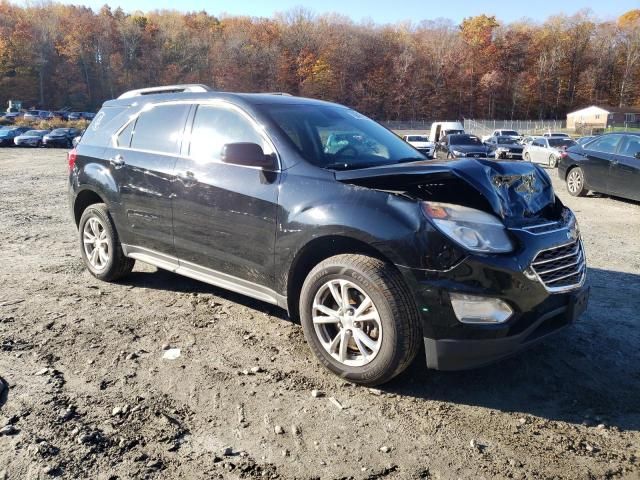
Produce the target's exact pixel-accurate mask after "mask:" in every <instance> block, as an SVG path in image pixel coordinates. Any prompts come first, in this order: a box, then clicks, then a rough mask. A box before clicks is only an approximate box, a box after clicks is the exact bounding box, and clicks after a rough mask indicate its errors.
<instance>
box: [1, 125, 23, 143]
mask: <svg viewBox="0 0 640 480" xmlns="http://www.w3.org/2000/svg"><path fill="white" fill-rule="evenodd" d="M27 130H29V128H28V127H2V129H0V147H13V146H15V143H14V142H13V140H14V139H15V138H16V137H17V136H19V135H22V134H23V133H24V132H26V131H27Z"/></svg>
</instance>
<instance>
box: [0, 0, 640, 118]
mask: <svg viewBox="0 0 640 480" xmlns="http://www.w3.org/2000/svg"><path fill="white" fill-rule="evenodd" d="M372 5H373V4H372ZM172 83H204V84H207V85H209V86H211V87H212V88H214V89H218V90H232V91H248V92H253V91H285V92H289V93H292V94H296V95H305V96H310V97H316V98H322V99H326V100H331V101H337V102H340V103H343V104H346V105H349V106H352V107H354V108H356V109H358V110H360V111H362V112H364V113H366V114H368V115H371V116H373V117H375V118H378V119H387V120H413V119H446V118H448V119H453V118H461V117H471V118H473V117H475V118H524V119H526V118H561V117H563V116H564V115H565V114H566V112H567V111H570V110H572V109H576V108H579V107H582V106H584V105H589V104H604V105H614V106H616V105H620V106H623V105H639V104H640V10H632V11H630V12H628V13H626V14H624V15H622V16H621V17H620V18H619V19H617V20H616V21H598V20H597V19H596V18H594V17H593V15H592V14H590V13H589V12H580V13H577V14H575V15H573V16H554V17H550V18H548V19H547V20H546V21H545V22H544V23H535V22H532V21H521V22H515V23H511V24H501V23H500V22H499V21H497V20H496V18H495V17H490V16H486V15H481V16H477V17H472V18H467V19H465V20H464V21H463V22H462V24H461V25H455V24H453V23H451V22H448V21H444V20H437V21H426V20H425V21H422V22H421V23H418V24H395V25H376V24H372V23H354V22H353V21H351V20H350V19H348V18H346V17H343V16H340V15H336V14H332V15H322V16H316V15H314V14H312V13H310V12H308V11H306V10H304V9H295V10H291V11H288V12H286V13H284V14H278V15H276V16H275V17H273V18H251V17H221V18H218V17H215V16H212V15H209V14H207V13H204V12H197V13H186V14H183V13H179V12H176V11H164V10H163V11H155V12H149V13H141V12H134V13H130V14H129V13H125V12H123V11H122V10H120V9H117V10H112V9H111V8H109V7H108V6H105V7H103V8H102V9H100V11H98V12H94V11H92V10H91V9H89V8H85V7H81V6H69V5H60V4H55V3H47V4H41V5H28V6H17V5H15V4H12V3H8V2H7V1H6V0H0V102H2V104H6V101H7V100H9V99H19V100H23V102H24V103H25V105H26V106H39V107H42V108H61V107H64V106H69V107H72V108H73V109H75V110H95V109H96V108H98V107H99V106H100V105H101V103H102V102H103V101H104V100H106V99H109V98H113V97H115V96H117V95H119V94H120V93H121V92H123V91H125V90H127V89H131V88H140V87H146V86H151V85H162V84H172Z"/></svg>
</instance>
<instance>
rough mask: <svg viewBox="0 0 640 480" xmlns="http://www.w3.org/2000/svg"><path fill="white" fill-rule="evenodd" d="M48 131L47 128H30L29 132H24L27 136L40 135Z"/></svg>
mask: <svg viewBox="0 0 640 480" xmlns="http://www.w3.org/2000/svg"><path fill="white" fill-rule="evenodd" d="M45 133H47V131H46V130H29V131H28V132H25V133H23V135H24V136H25V137H39V136H41V135H44V134H45Z"/></svg>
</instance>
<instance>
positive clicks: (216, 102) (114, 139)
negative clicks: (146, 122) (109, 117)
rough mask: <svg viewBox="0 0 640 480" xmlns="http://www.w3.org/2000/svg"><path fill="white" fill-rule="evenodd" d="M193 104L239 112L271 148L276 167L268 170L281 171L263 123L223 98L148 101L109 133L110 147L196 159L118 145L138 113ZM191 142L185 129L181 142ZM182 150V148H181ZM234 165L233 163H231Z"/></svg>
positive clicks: (275, 149) (244, 166) (280, 162)
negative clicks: (164, 106)
mask: <svg viewBox="0 0 640 480" xmlns="http://www.w3.org/2000/svg"><path fill="white" fill-rule="evenodd" d="M183 104H186V105H193V106H200V105H210V106H221V107H224V108H231V109H232V110H235V111H237V112H238V113H240V114H241V115H242V116H244V117H245V118H246V119H247V120H248V121H249V123H250V124H251V126H252V127H253V128H254V130H255V131H256V133H257V134H258V136H260V137H261V138H262V139H263V140H264V141H266V142H267V143H268V145H269V147H271V149H272V150H273V153H274V154H275V156H276V160H277V167H276V168H275V169H274V170H270V171H274V172H281V171H282V159H281V158H280V152H278V149H277V148H276V146H275V144H274V143H273V141H272V140H271V138H270V137H269V135H267V132H266V129H265V128H264V125H261V124H260V123H258V122H257V121H256V120H255V119H254V118H253V117H252V116H251V115H249V114H248V113H247V112H246V111H245V110H243V109H242V108H240V107H239V106H238V105H236V104H234V103H232V102H229V101H228V100H223V99H220V98H212V99H201V100H170V101H166V102H155V103H148V104H146V105H145V106H144V107H143V108H141V109H140V111H138V112H137V113H135V114H134V115H131V116H130V117H129V119H128V120H127V121H126V122H125V123H124V124H123V125H122V126H121V127H120V128H118V130H116V131H115V133H114V134H113V135H111V147H113V148H116V149H118V150H124V151H131V152H141V153H151V154H155V155H164V156H166V157H175V158H179V159H183V160H193V161H196V159H195V158H194V157H192V156H190V155H183V154H181V153H177V154H173V153H167V152H160V151H157V150H146V149H141V148H131V147H121V146H119V145H118V136H119V135H120V134H121V133H122V131H123V130H124V129H125V128H127V127H128V126H129V125H130V124H131V123H132V122H135V121H137V120H138V118H139V117H140V115H142V114H143V113H145V112H148V111H149V110H152V109H153V108H155V107H157V106H161V105H183ZM194 118H195V117H191V126H193V119H194ZM134 133H135V129H134V130H133V131H132V132H131V135H132V138H133V134H134ZM185 141H188V142H191V132H190V131H189V132H187V131H186V129H185V131H184V133H183V138H182V142H185ZM181 150H182V149H181ZM208 163H216V164H221V165H232V164H230V163H229V164H225V163H222V162H208ZM233 165H235V164H233ZM235 166H236V167H243V168H250V169H253V170H263V169H262V168H261V167H252V166H248V165H235Z"/></svg>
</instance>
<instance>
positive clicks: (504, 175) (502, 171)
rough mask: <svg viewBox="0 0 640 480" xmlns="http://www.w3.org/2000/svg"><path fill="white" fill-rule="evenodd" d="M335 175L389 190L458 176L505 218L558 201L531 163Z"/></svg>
mask: <svg viewBox="0 0 640 480" xmlns="http://www.w3.org/2000/svg"><path fill="white" fill-rule="evenodd" d="M335 175H336V180H338V181H341V182H344V183H352V184H356V185H361V186H365V187H369V188H376V189H380V190H390V191H399V190H403V189H409V188H410V187H411V186H415V185H418V184H420V183H427V182H428V183H433V182H438V181H446V180H451V179H452V178H458V179H460V180H463V181H464V182H466V183H467V184H469V185H470V186H471V187H473V188H474V189H475V190H477V192H478V193H480V195H482V197H484V199H485V200H486V201H487V202H488V204H489V205H490V206H491V209H492V210H493V212H494V213H495V214H496V215H498V216H499V217H501V218H502V219H505V220H506V219H522V218H527V217H532V216H535V215H536V214H538V213H540V212H541V211H542V210H543V209H544V208H546V207H548V206H550V205H553V204H554V203H555V194H554V192H553V187H552V185H551V179H550V178H549V176H548V175H547V173H546V172H545V171H544V170H543V169H542V168H541V167H539V166H538V165H535V164H532V163H529V162H511V161H494V160H489V159H478V158H474V159H470V158H466V159H460V160H455V161H452V162H446V163H441V162H428V161H427V162H413V163H410V164H401V165H388V166H382V167H372V168H364V169H359V170H344V171H336V172H335ZM461 203H462V202H461Z"/></svg>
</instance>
